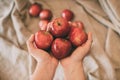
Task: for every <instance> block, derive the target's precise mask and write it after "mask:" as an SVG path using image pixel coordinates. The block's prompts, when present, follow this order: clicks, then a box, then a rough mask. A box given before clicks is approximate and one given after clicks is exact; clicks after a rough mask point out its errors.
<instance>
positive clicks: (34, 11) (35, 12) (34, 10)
mask: <svg viewBox="0 0 120 80" xmlns="http://www.w3.org/2000/svg"><path fill="white" fill-rule="evenodd" d="M41 11H42V7H41V5H40V4H38V3H34V4H32V5H31V6H30V8H29V14H30V15H31V16H34V17H36V16H39V13H40V12H41Z"/></svg>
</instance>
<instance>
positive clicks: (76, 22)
mask: <svg viewBox="0 0 120 80" xmlns="http://www.w3.org/2000/svg"><path fill="white" fill-rule="evenodd" d="M68 23H69V25H70V26H74V27H80V28H81V29H84V25H83V23H82V22H81V21H74V22H71V21H69V22H68Z"/></svg>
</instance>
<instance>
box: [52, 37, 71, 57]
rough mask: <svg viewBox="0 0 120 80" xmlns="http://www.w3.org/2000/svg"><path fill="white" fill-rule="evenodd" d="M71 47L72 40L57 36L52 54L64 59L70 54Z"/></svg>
mask: <svg viewBox="0 0 120 80" xmlns="http://www.w3.org/2000/svg"><path fill="white" fill-rule="evenodd" d="M71 49H72V45H71V42H70V41H68V40H66V39H63V38H56V39H55V40H54V41H53V43H52V46H51V51H52V54H53V56H55V57H56V58H57V59H62V58H65V57H67V56H68V55H70V52H71Z"/></svg>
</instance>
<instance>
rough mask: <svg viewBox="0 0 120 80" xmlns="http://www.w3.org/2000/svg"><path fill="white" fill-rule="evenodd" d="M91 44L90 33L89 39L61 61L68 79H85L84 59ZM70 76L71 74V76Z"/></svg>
mask: <svg viewBox="0 0 120 80" xmlns="http://www.w3.org/2000/svg"><path fill="white" fill-rule="evenodd" d="M91 44H92V34H91V33H88V40H87V41H86V42H85V43H84V44H83V45H82V46H79V47H78V48H77V49H75V50H74V51H73V53H72V54H71V55H70V56H69V57H66V58H64V59H62V60H61V61H60V62H61V65H62V67H63V69H64V72H65V74H66V77H67V76H68V77H67V78H66V79H67V80H72V79H74V80H85V76H84V71H83V66H82V61H83V59H84V57H85V56H86V55H87V54H88V51H89V50H90V47H91ZM80 75H81V76H80ZM69 76H71V78H70V77H69ZM72 76H73V77H72ZM75 76H76V77H75ZM79 76H80V77H79ZM75 78H76V79H75Z"/></svg>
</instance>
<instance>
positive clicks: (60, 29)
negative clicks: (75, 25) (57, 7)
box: [50, 18, 70, 37]
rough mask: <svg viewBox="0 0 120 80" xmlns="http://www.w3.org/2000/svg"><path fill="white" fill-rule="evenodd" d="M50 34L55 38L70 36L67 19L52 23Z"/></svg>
mask: <svg viewBox="0 0 120 80" xmlns="http://www.w3.org/2000/svg"><path fill="white" fill-rule="evenodd" d="M51 25H52V26H51V28H50V32H51V33H52V35H53V36H55V37H65V36H66V35H68V33H69V30H70V26H69V23H68V21H67V20H66V19H64V18H56V19H54V20H53V21H52V24H51Z"/></svg>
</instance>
